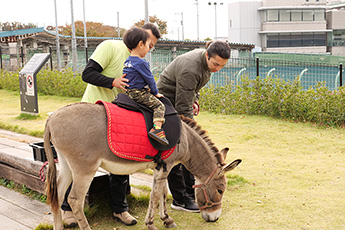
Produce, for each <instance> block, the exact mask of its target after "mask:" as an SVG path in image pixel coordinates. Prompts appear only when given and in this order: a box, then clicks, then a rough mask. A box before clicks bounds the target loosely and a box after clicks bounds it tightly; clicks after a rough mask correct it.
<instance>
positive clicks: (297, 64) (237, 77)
mask: <svg viewBox="0 0 345 230" xmlns="http://www.w3.org/2000/svg"><path fill="white" fill-rule="evenodd" d="M342 74H343V69H342V64H339V65H335V64H327V63H316V62H301V61H288V60H272V59H263V58H261V59H260V58H254V57H251V58H230V59H229V62H228V64H227V65H226V66H225V67H224V68H223V69H221V70H220V71H219V72H217V73H214V74H213V76H212V77H211V80H210V82H209V84H213V85H219V86H224V85H227V84H233V85H238V84H239V83H240V81H241V78H243V77H247V78H249V79H254V78H256V77H257V76H260V77H261V78H264V77H274V78H281V79H283V80H285V81H293V80H295V79H296V78H298V79H299V80H300V82H301V86H302V87H303V88H304V89H308V88H310V87H313V86H315V85H316V84H317V83H318V82H325V85H326V86H327V87H328V88H329V89H330V90H334V89H337V88H338V87H339V86H341V85H343V79H342Z"/></svg>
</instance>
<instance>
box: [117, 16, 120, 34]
mask: <svg viewBox="0 0 345 230" xmlns="http://www.w3.org/2000/svg"><path fill="white" fill-rule="evenodd" d="M117 37H121V34H120V13H119V11H117Z"/></svg>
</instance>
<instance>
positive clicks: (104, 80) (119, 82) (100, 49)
mask: <svg viewBox="0 0 345 230" xmlns="http://www.w3.org/2000/svg"><path fill="white" fill-rule="evenodd" d="M142 28H143V29H145V30H146V31H147V32H148V33H149V34H150V39H151V43H150V44H149V49H150V50H151V49H152V48H153V47H154V45H155V44H156V43H157V41H158V39H159V38H160V37H161V34H160V31H159V29H158V28H157V26H155V25H154V24H152V23H146V24H145V25H144V26H143V27H142ZM129 55H130V52H129V50H128V48H127V47H126V45H125V44H124V43H123V41H122V40H106V41H103V42H102V43H100V44H99V45H98V46H97V47H96V50H95V51H94V52H93V54H92V55H91V57H90V60H89V61H88V63H87V65H86V67H85V69H84V71H83V73H82V79H83V81H85V82H87V83H88V84H87V87H86V90H85V93H84V95H83V98H82V101H83V102H90V103H95V102H96V101H97V100H103V101H107V102H111V101H113V100H114V98H115V97H116V95H117V94H118V93H123V92H125V87H126V86H128V85H129V84H131V83H130V82H128V80H127V79H126V78H125V75H123V74H122V71H123V67H124V62H125V61H126V59H127V57H128V56H129ZM109 187H110V194H109V195H110V206H111V209H112V211H113V213H112V214H113V218H115V219H119V220H120V221H122V222H123V223H124V224H125V225H134V224H136V223H137V220H136V219H135V218H134V217H133V216H132V215H130V214H129V212H128V204H127V200H126V193H127V192H128V188H129V176H128V175H113V174H110V175H109ZM68 193H69V192H67V193H66V194H67V195H68ZM61 208H62V210H63V211H64V212H63V219H64V222H65V224H67V225H68V226H70V227H72V226H76V225H77V223H76V219H75V217H74V216H73V213H72V212H71V207H70V206H69V204H68V202H67V199H65V201H64V203H63V205H62V207H61Z"/></svg>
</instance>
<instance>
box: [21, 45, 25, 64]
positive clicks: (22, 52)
mask: <svg viewBox="0 0 345 230" xmlns="http://www.w3.org/2000/svg"><path fill="white" fill-rule="evenodd" d="M20 57H21V58H22V67H24V48H23V46H21V47H20Z"/></svg>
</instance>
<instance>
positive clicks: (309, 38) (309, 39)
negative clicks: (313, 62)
mask: <svg viewBox="0 0 345 230" xmlns="http://www.w3.org/2000/svg"><path fill="white" fill-rule="evenodd" d="M325 45H326V33H283V34H269V35H267V48H275V47H301V46H325Z"/></svg>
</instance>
